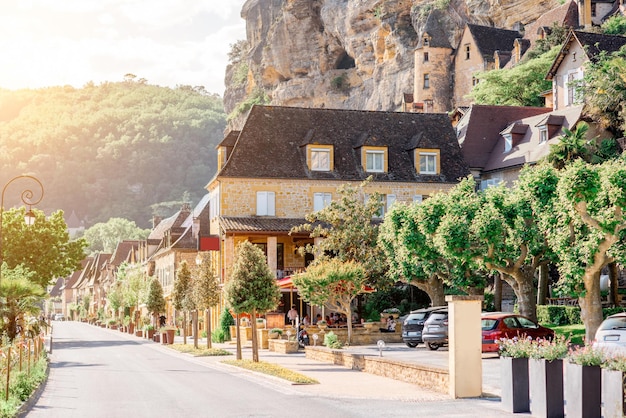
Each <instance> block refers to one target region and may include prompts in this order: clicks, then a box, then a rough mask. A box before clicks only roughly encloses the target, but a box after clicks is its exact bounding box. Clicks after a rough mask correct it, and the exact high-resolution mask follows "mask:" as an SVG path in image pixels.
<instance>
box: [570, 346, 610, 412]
mask: <svg viewBox="0 0 626 418" xmlns="http://www.w3.org/2000/svg"><path fill="white" fill-rule="evenodd" d="M603 362H604V355H603V353H602V351H601V350H598V349H595V348H593V346H591V345H585V346H582V347H576V348H575V349H572V350H570V352H569V354H568V355H567V362H566V363H565V376H566V377H567V379H566V380H565V387H564V398H565V404H566V405H567V415H568V416H574V417H599V416H600V415H601V409H602V408H601V402H602V370H601V369H600V365H601V364H602V363H603Z"/></svg>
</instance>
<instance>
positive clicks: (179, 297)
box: [172, 260, 195, 344]
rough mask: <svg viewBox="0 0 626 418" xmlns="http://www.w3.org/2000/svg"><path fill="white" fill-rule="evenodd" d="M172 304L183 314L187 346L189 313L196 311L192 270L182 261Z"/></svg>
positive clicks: (184, 338) (177, 273)
mask: <svg viewBox="0 0 626 418" xmlns="http://www.w3.org/2000/svg"><path fill="white" fill-rule="evenodd" d="M172 302H173V305H174V308H175V309H176V310H177V311H182V312H183V342H184V344H187V312H188V311H192V310H194V309H195V304H194V300H193V294H192V283H191V270H189V265H188V264H187V261H184V260H183V261H182V262H181V263H180V265H179V266H178V269H177V270H176V281H174V290H173V291H172Z"/></svg>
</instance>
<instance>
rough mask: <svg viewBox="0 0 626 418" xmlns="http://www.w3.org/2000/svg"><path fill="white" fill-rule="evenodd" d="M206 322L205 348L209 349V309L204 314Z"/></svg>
mask: <svg viewBox="0 0 626 418" xmlns="http://www.w3.org/2000/svg"><path fill="white" fill-rule="evenodd" d="M205 321H206V348H211V342H212V341H211V334H212V332H211V309H210V308H209V309H207V310H206V314H205Z"/></svg>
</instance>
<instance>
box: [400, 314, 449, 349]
mask: <svg viewBox="0 0 626 418" xmlns="http://www.w3.org/2000/svg"><path fill="white" fill-rule="evenodd" d="M441 309H445V306H434V307H431V308H422V309H417V310H415V311H411V313H410V314H408V315H407V316H406V318H405V319H404V322H402V341H404V343H405V344H406V345H407V346H409V347H417V345H418V344H419V343H421V342H423V340H422V331H423V329H424V322H426V320H427V319H428V317H429V316H430V314H431V313H433V312H435V311H438V310H441Z"/></svg>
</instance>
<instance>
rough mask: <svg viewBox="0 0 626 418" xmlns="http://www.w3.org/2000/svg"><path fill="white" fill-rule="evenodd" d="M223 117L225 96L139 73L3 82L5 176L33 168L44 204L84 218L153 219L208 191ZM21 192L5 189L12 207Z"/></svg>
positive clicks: (0, 125) (143, 223)
mask: <svg viewBox="0 0 626 418" xmlns="http://www.w3.org/2000/svg"><path fill="white" fill-rule="evenodd" d="M225 120H226V118H225V114H224V110H223V105H222V100H221V98H220V97H219V96H217V95H212V94H208V93H207V92H206V91H204V90H203V89H202V88H193V87H190V86H179V87H177V88H175V89H172V88H167V87H160V86H154V85H150V84H147V82H146V81H145V80H143V79H138V80H137V79H136V78H135V76H133V75H131V74H129V75H127V76H126V78H125V80H124V81H123V82H107V83H103V84H100V85H94V84H91V83H90V84H87V85H85V86H84V87H83V88H80V89H76V88H73V87H70V86H64V87H49V88H44V89H38V90H17V91H9V90H1V89H0V173H2V174H1V175H0V181H2V184H4V183H6V182H7V181H8V180H9V179H10V178H12V177H13V176H15V175H19V174H24V173H29V174H32V175H35V176H36V177H38V178H39V179H40V180H41V182H42V183H43V185H44V187H45V193H46V196H45V199H44V200H43V201H42V206H41V208H42V209H44V210H45V211H46V212H47V213H48V212H52V211H54V210H56V209H63V210H64V211H65V212H66V214H69V213H71V212H72V211H75V212H76V214H77V215H78V217H79V218H80V219H82V220H85V223H86V225H85V226H86V227H89V226H91V225H93V224H96V223H98V222H106V221H107V220H108V219H109V218H112V217H118V218H125V219H129V220H132V221H134V222H136V223H137V225H138V226H140V227H143V228H145V227H148V226H150V220H151V218H152V216H153V215H155V214H156V215H160V216H169V215H171V214H172V213H173V212H174V211H175V210H177V209H179V207H180V203H179V202H181V201H182V200H183V196H185V199H188V200H189V201H191V202H192V203H196V202H198V200H199V199H200V198H201V196H202V195H203V194H204V193H205V190H204V186H205V185H206V183H207V182H208V181H209V179H210V178H211V176H212V175H213V174H214V173H215V170H216V158H215V156H214V153H215V145H216V144H217V143H218V142H219V141H220V140H221V139H222V138H223V131H224V128H225ZM12 199H14V200H15V202H14V201H12ZM18 199H19V196H13V195H12V194H7V195H6V198H5V206H7V207H10V206H12V205H13V204H16V203H17V200H18Z"/></svg>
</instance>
